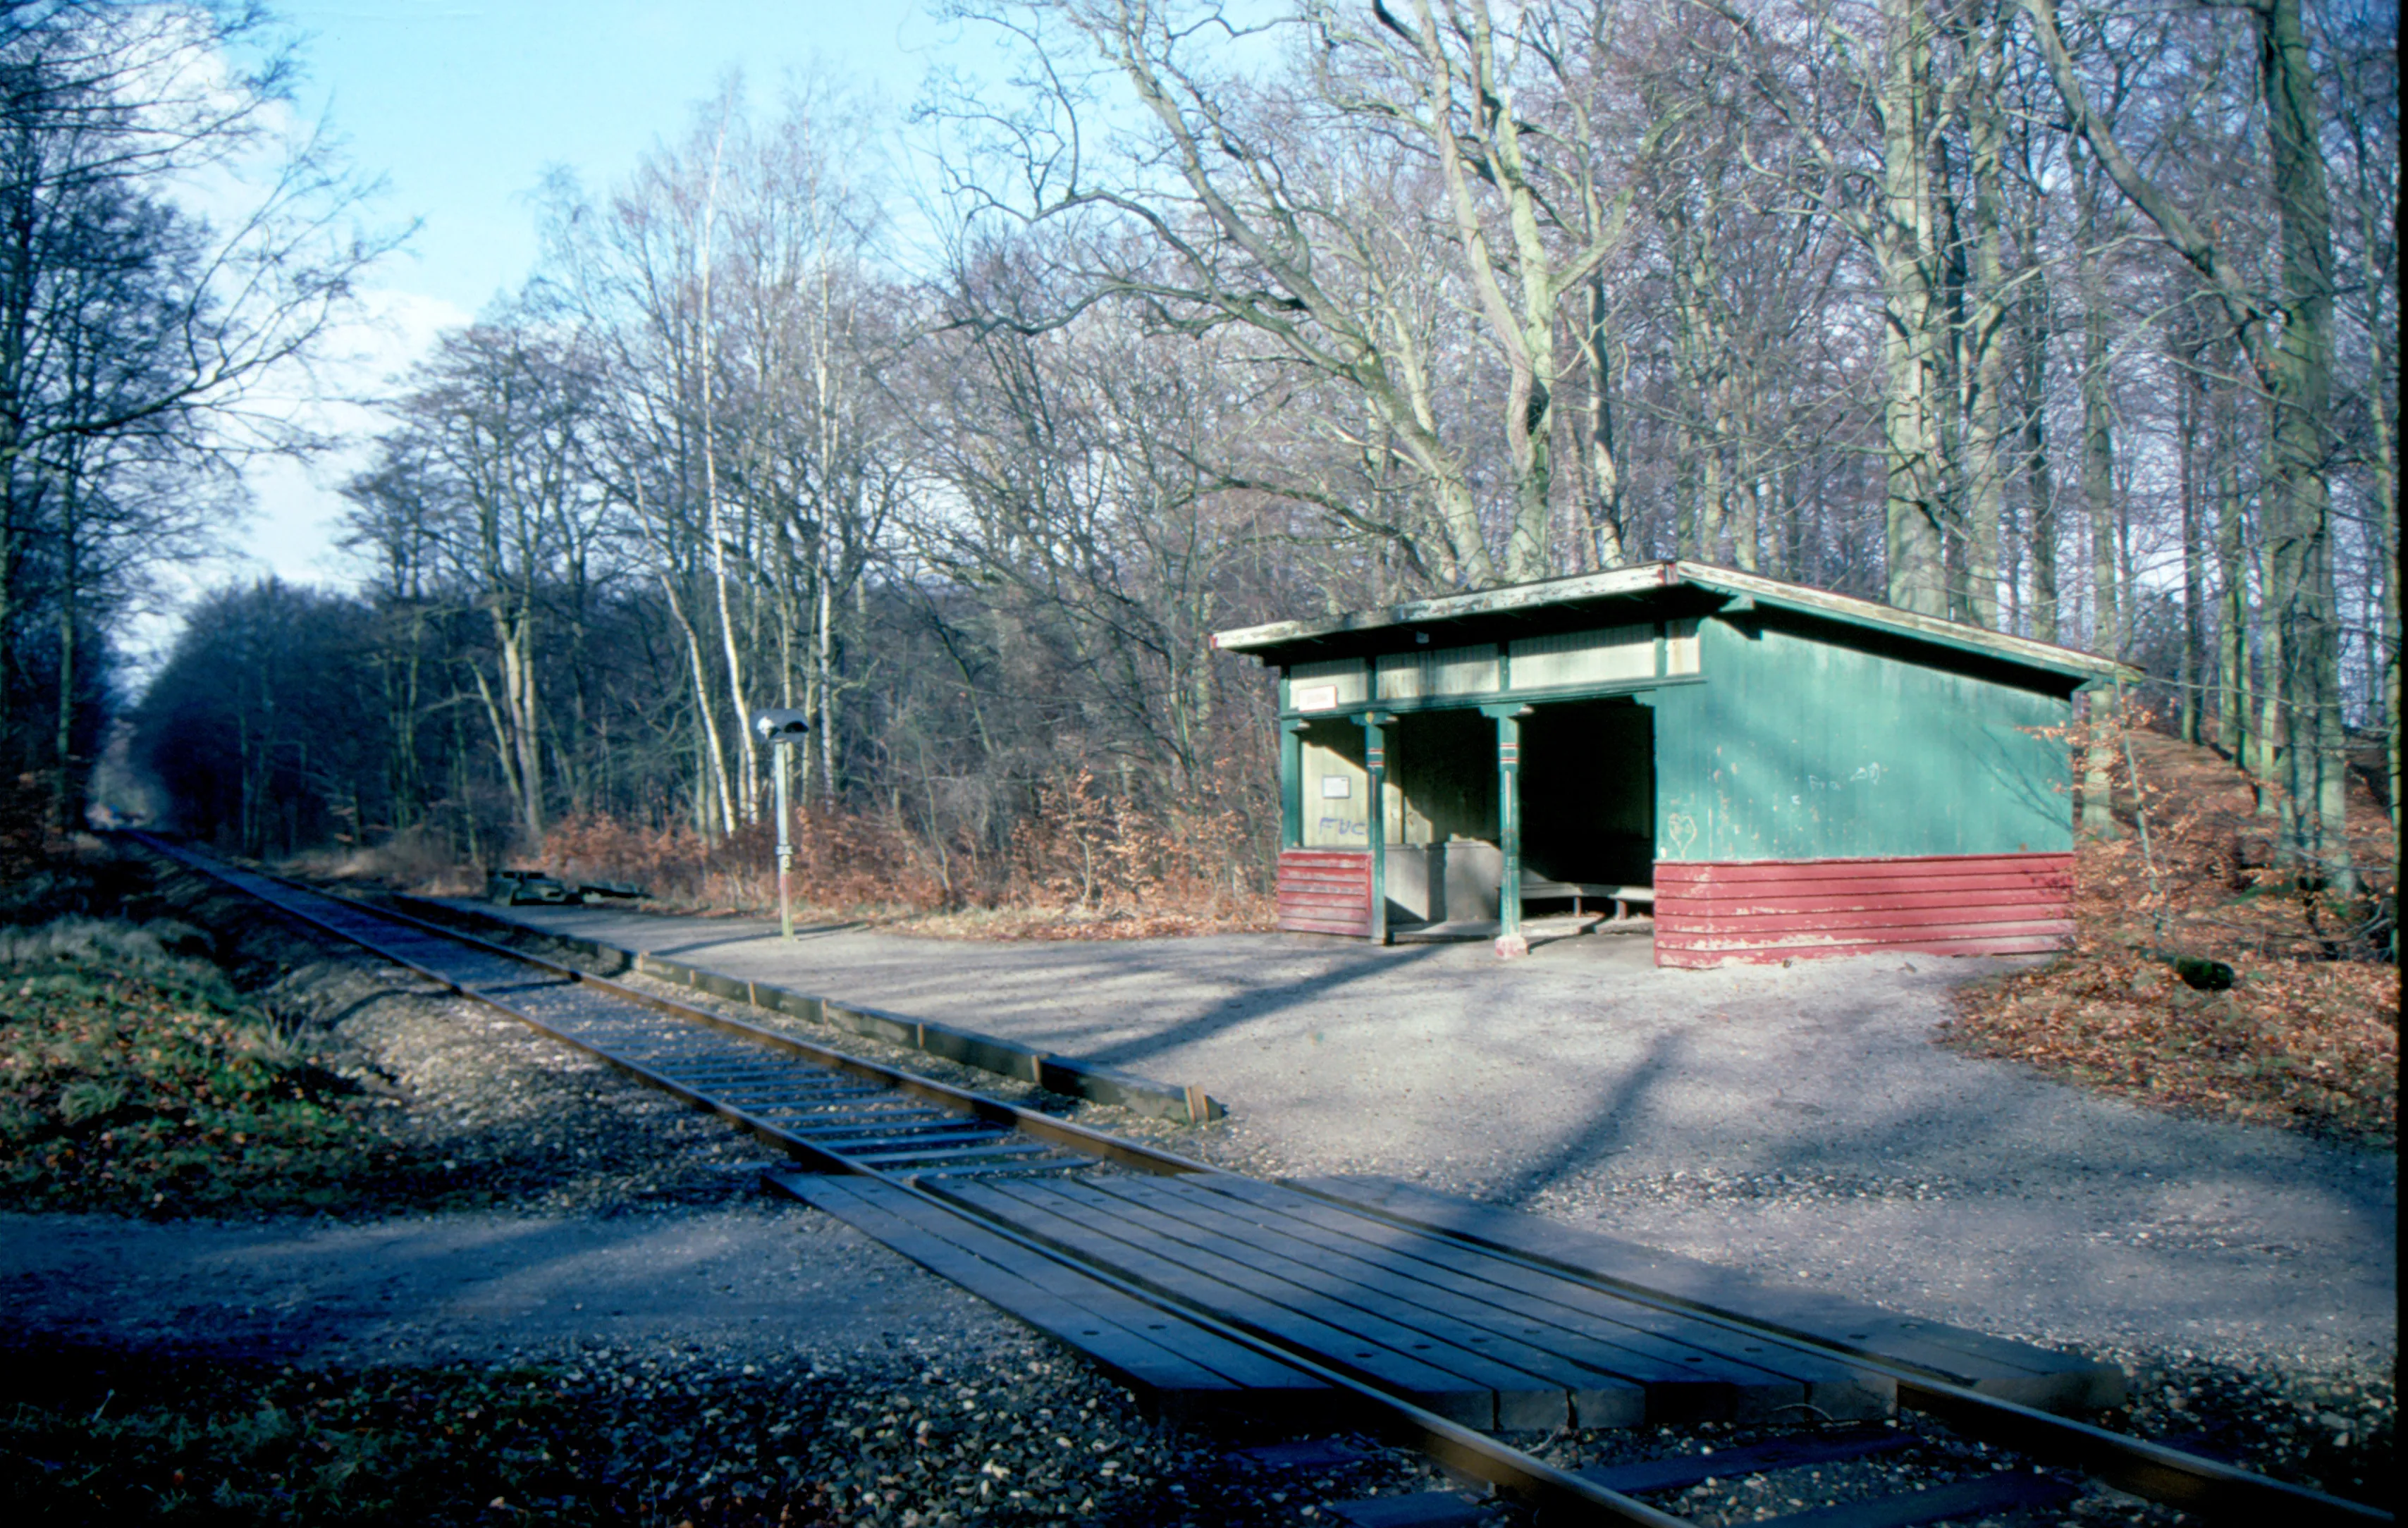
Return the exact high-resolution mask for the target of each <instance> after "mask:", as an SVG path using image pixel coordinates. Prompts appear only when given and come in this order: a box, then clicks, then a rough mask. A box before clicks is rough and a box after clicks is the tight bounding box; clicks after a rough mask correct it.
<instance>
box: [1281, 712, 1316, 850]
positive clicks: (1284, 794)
mask: <svg viewBox="0 0 2408 1528" xmlns="http://www.w3.org/2000/svg"><path fill="white" fill-rule="evenodd" d="M1311 725H1312V723H1311V722H1309V721H1283V722H1281V723H1280V848H1282V849H1301V848H1303V847H1304V729H1305V728H1306V727H1308V726H1311Z"/></svg>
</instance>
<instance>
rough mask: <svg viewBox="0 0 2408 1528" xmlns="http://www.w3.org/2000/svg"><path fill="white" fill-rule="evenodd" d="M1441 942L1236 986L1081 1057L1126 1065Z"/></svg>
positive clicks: (1309, 998)
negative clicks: (1199, 1009)
mask: <svg viewBox="0 0 2408 1528" xmlns="http://www.w3.org/2000/svg"><path fill="white" fill-rule="evenodd" d="M1444 948H1445V947H1444V946H1442V945H1421V946H1417V947H1414V948H1411V949H1405V950H1382V951H1379V952H1378V953H1376V954H1369V955H1367V956H1365V958H1363V959H1361V960H1358V961H1355V962H1352V963H1350V964H1346V965H1342V966H1340V967H1338V968H1336V969H1335V970H1329V971H1325V972H1323V973H1321V974H1320V975H1319V976H1315V977H1307V978H1304V979H1303V980H1301V981H1292V982H1289V983H1287V984H1285V985H1284V986H1282V987H1280V988H1278V989H1276V990H1271V991H1249V992H1240V993H1238V994H1237V995H1235V996H1233V997H1228V998H1225V999H1223V1000H1222V1001H1221V1002H1220V1003H1218V1004H1216V1005H1214V1006H1213V1007H1211V1008H1208V1009H1206V1010H1205V1011H1204V1012H1203V1013H1201V1014H1198V1015H1197V1017H1195V1018H1193V1019H1190V1020H1187V1021H1184V1022H1183V1023H1178V1024H1173V1025H1171V1026H1170V1027H1169V1028H1168V1029H1165V1030H1161V1031H1158V1032H1157V1033H1154V1034H1152V1035H1146V1036H1145V1037H1144V1038H1142V1039H1138V1040H1126V1041H1123V1042H1122V1043H1120V1044H1118V1045H1107V1046H1104V1047H1102V1048H1101V1049H1099V1050H1091V1051H1088V1052H1086V1059H1087V1060H1089V1061H1092V1062H1097V1063H1100V1064H1104V1065H1107V1066H1126V1065H1128V1064H1131V1063H1133V1062H1139V1061H1143V1060H1144V1059H1145V1058H1146V1057H1148V1056H1154V1055H1158V1054H1160V1053H1162V1052H1164V1051H1167V1050H1177V1049H1179V1048H1180V1047H1181V1046H1183V1045H1190V1044H1193V1043H1195V1042H1196V1041H1198V1040H1205V1039H1211V1038H1212V1037H1213V1036H1215V1035H1224V1034H1226V1033H1227V1032H1228V1031H1230V1030H1233V1029H1237V1028H1240V1027H1241V1026H1242V1025H1245V1024H1249V1023H1253V1022H1254V1021H1256V1020H1259V1019H1263V1018H1266V1017H1268V1016H1269V1015H1271V1014H1274V1013H1278V1012H1280V1011H1281V1010H1282V1009H1284V1008H1293V1007H1302V1006H1304V1005H1306V1004H1308V1003H1312V1002H1314V1001H1316V1000H1318V999H1320V998H1323V997H1326V996H1327V995H1329V993H1331V992H1335V991H1337V990H1338V989H1339V988H1341V987H1345V986H1348V985H1350V984H1352V983H1354V982H1357V981H1365V980H1369V979H1370V978H1374V977H1383V976H1393V975H1395V974H1396V973H1397V972H1398V971H1399V970H1400V969H1402V968H1404V967H1407V966H1412V965H1418V964H1422V963H1423V962H1425V961H1426V960H1428V959H1430V957H1431V956H1433V955H1435V954H1437V953H1438V952H1439V951H1440V950H1442V949H1444Z"/></svg>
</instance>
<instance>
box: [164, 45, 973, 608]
mask: <svg viewBox="0 0 2408 1528" xmlns="http://www.w3.org/2000/svg"><path fill="white" fill-rule="evenodd" d="M281 10H282V14H283V15H284V17H285V18H286V19H287V20H288V21H290V23H291V24H292V26H293V28H294V30H295V31H297V32H299V33H300V34H302V35H304V36H305V37H306V39H307V40H306V42H305V44H304V52H303V56H304V59H305V61H306V64H307V68H308V78H307V79H306V80H305V82H304V84H303V86H302V89H301V91H300V93H299V101H298V105H299V106H300V107H301V109H302V110H303V112H304V113H305V114H306V115H308V116H310V117H313V118H314V117H321V116H322V117H324V118H326V119H328V120H329V121H331V123H332V125H333V127H334V129H335V130H336V132H337V134H338V135H339V136H341V137H342V138H343V139H344V140H345V141H346V142H347V144H348V146H349V149H350V152H351V157H352V159H353V160H354V162H355V163H356V164H357V165H358V166H359V167H360V168H361V169H363V170H365V171H367V172H370V173H372V174H380V175H382V176H383V177H385V179H387V181H388V182H389V187H390V189H389V191H388V193H387V194H386V195H385V197H384V199H383V201H382V203H381V207H380V211H381V213H382V215H383V217H384V218H385V219H386V220H387V221H392V222H395V223H399V222H405V221H409V220H410V219H412V218H416V219H421V220H423V225H422V226H421V228H420V230H419V232H418V234H417V236H415V237H414V238H413V239H412V240H411V241H410V244H409V249H408V250H405V251H404V252H403V253H401V254H399V255H396V256H395V257H394V258H393V259H392V260H391V261H390V262H389V263H388V264H385V265H384V266H383V267H382V268H381V269H380V270H379V271H378V272H376V273H375V274H374V275H373V276H372V277H371V278H370V279H369V281H368V283H367V285H366V291H365V293H364V294H363V295H364V298H365V306H366V309H367V311H368V313H369V315H370V316H371V318H372V320H373V321H372V322H371V323H369V324H366V325H363V326H359V327H357V328H355V329H353V330H351V331H350V332H348V333H347V334H346V335H345V336H342V343H341V344H340V345H339V346H338V351H339V354H340V357H341V359H340V361H339V363H338V364H337V365H336V366H334V367H332V368H330V374H331V375H334V376H337V377H339V378H343V381H344V385H345V386H346V387H348V388H350V389H353V390H369V389H373V388H375V387H376V386H377V385H378V384H379V383H380V381H381V380H382V379H383V378H388V377H391V376H393V375H394V374H397V373H398V372H400V371H402V370H403V369H405V368H406V367H407V365H408V364H409V361H410V359H411V358H412V357H413V356H415V355H416V354H417V353H419V352H420V351H421V350H423V348H424V346H425V345H426V344H427V343H428V341H430V340H431V339H432V338H433V337H434V336H435V335H436V334H437V333H439V332H440V331H441V330H442V329H443V328H445V327H448V326H450V325H452V324H457V323H461V322H464V321H466V320H468V319H470V318H472V317H473V316H475V314H476V313H477V312H478V311H480V309H482V308H483V307H486V306H487V305H488V304H489V303H491V302H492V301H493V299H494V298H495V296H497V295H501V294H505V293H509V291H511V290H513V289H515V288H516V287H517V286H518V284H519V283H520V282H521V281H522V280H523V278H525V276H526V274H527V271H528V267H529V265H530V264H531V262H532V261H533V260H534V258H535V254H536V236H535V228H534V211H535V209H534V207H533V205H532V199H531V193H532V192H533V191H534V190H535V188H536V187H537V185H538V182H539V181H540V180H541V179H542V178H543V176H544V175H545V173H546V172H547V170H549V169H551V168H552V167H553V166H564V167H566V168H567V169H569V170H571V171H573V172H574V173H575V174H576V175H577V176H578V177H579V179H581V180H582V181H583V182H584V183H585V184H586V185H587V186H589V187H592V188H595V189H601V188H606V187H608V186H609V185H610V184H612V183H613V182H615V181H617V180H618V179H621V178H622V177H624V175H625V174H626V173H627V172H628V171H629V170H630V169H631V168H632V167H633V166H634V164H635V163H636V162H637V160H638V158H639V157H640V156H641V155H642V154H643V153H644V152H645V150H648V149H650V148H651V147H652V146H653V145H654V144H655V143H657V142H661V141H665V140H667V139H672V138H675V137H676V136H679V135H680V134H681V132H682V131H683V130H684V128H685V125H686V123H687V121H688V120H689V117H690V114H691V112H692V110H693V108H694V106H695V103H696V102H698V101H700V100H702V99H704V98H705V97H707V96H709V95H710V94H711V93H714V92H715V91H716V90H717V89H718V87H719V84H720V81H721V80H722V79H724V78H725V77H726V75H727V74H728V73H729V72H730V71H740V72H741V74H742V75H743V78H744V79H745V82H746V85H747V88H748V91H749V92H750V93H751V94H752V97H753V100H754V101H755V102H756V103H767V102H768V101H771V100H773V99H774V98H775V95H776V93H777V91H778V88H779V85H780V82H781V79H783V78H784V77H785V75H786V74H787V73H788V72H789V71H791V70H820V71H824V72H825V73H826V74H827V75H828V76H829V77H831V78H832V79H837V80H839V81H841V82H842V83H843V84H844V85H845V86H846V87H848V88H850V89H852V90H855V91H861V92H869V93H876V94H878V95H880V96H882V97H883V98H884V99H885V100H886V101H887V102H888V103H889V104H890V105H891V106H892V107H893V108H894V111H895V118H896V121H900V119H901V116H902V112H903V109H904V108H905V107H908V106H909V104H910V100H911V98H912V97H913V96H914V95H915V94H916V93H918V91H919V89H920V85H921V81H922V79H923V78H924V77H925V74H926V71H927V69H928V67H929V65H930V64H931V62H932V61H934V60H935V59H937V58H939V56H941V55H943V54H944V53H946V52H947V51H948V50H949V44H951V43H952V42H953V32H952V29H951V28H949V27H947V26H944V25H942V24H940V23H939V22H937V21H934V20H932V19H931V18H930V17H929V16H928V14H927V12H926V11H925V9H924V8H923V7H920V6H918V5H914V4H909V3H903V4H897V3H893V0H890V3H887V4H883V5H882V4H878V3H876V0H871V3H868V4H862V3H859V0H853V3H846V0H791V3H787V4H773V3H768V0H756V3H753V4H744V3H735V0H683V3H681V4H676V5H669V4H662V3H658V0H577V3H574V4H571V3H564V0H509V3H501V4H485V5H477V4H460V3H450V4H446V3H442V0H369V3H361V0H351V3H340V0H316V3H308V4H293V3H289V0H288V3H287V4H286V5H284V6H283V7H281ZM322 418H324V419H325V420H326V421H328V422H331V423H334V424H337V425H339V426H341V427H344V428H347V429H351V430H356V431H361V432H366V431H370V430H373V429H374V428H375V424H376V420H375V416H374V415H373V413H371V412H369V411H367V410H363V409H357V408H349V407H337V408H334V409H330V410H326V411H325V412H324V413H323V415H322ZM357 460H358V459H357V458H351V459H338V460H330V461H325V462H322V463H319V464H315V465H314V466H312V467H310V468H308V469H307V470H305V469H303V468H302V467H300V466H299V465H297V464H287V463H279V464H268V465H265V466H263V467H260V468H258V469H256V470H255V471H254V472H253V473H252V475H251V484H252V490H253V493H254V494H255V495H256V498H257V504H258V513H257V515H256V517H255V519H254V521H253V522H252V524H251V527H250V528H249V530H248V532H247V533H246V534H245V535H244V536H242V537H241V550H242V553H243V558H242V561H241V563H240V564H239V566H240V569H241V570H242V571H245V572H248V573H254V574H255V573H261V572H269V571H273V572H275V573H277V574H279V575H280V576H282V577H284V578H292V579H295V580H301V581H309V582H319V583H327V582H345V581H348V580H349V569H348V568H347V567H346V566H345V564H344V563H343V560H342V558H341V557H340V555H339V554H338V553H337V551H336V550H335V549H334V545H333V539H332V534H331V524H332V521H333V517H334V516H335V515H336V514H337V513H338V512H339V510H340V508H341V501H340V499H339V498H337V496H336V494H335V493H334V492H333V489H334V487H335V486H336V485H337V484H338V483H340V482H341V481H342V480H343V478H345V477H347V476H348V475H349V474H350V472H351V470H353V468H354V467H355V466H356V464H357ZM193 571H194V573H195V574H199V575H201V576H202V577H203V578H204V579H205V580H206V581H215V579H216V578H222V577H223V576H224V573H225V571H227V570H225V569H218V570H202V569H195V570H193Z"/></svg>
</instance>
